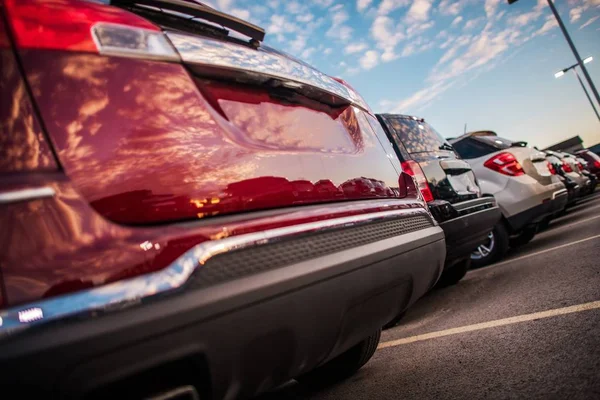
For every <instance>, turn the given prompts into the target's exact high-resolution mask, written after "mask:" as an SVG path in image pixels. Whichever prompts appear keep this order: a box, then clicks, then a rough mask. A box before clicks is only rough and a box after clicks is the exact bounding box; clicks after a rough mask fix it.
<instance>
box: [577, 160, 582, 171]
mask: <svg viewBox="0 0 600 400" xmlns="http://www.w3.org/2000/svg"><path fill="white" fill-rule="evenodd" d="M577 167H579V170H580V171H583V164H582V163H581V162H578V163H577Z"/></svg>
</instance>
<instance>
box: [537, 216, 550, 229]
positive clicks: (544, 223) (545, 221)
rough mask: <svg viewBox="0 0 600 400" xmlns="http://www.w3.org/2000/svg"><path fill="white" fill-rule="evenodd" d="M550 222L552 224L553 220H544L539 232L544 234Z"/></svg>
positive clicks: (540, 224)
mask: <svg viewBox="0 0 600 400" xmlns="http://www.w3.org/2000/svg"><path fill="white" fill-rule="evenodd" d="M550 222H552V218H550V217H548V218H544V220H542V222H540V223H539V224H538V229H537V230H538V232H542V231H545V230H546V229H548V227H549V226H550Z"/></svg>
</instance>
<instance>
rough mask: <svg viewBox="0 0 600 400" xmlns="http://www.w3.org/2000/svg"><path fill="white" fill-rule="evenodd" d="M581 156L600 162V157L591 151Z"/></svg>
mask: <svg viewBox="0 0 600 400" xmlns="http://www.w3.org/2000/svg"><path fill="white" fill-rule="evenodd" d="M581 155H582V156H583V157H585V158H586V159H588V160H591V161H600V156H598V154H596V153H592V152H591V151H586V152H584V153H581Z"/></svg>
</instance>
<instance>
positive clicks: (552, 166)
mask: <svg viewBox="0 0 600 400" xmlns="http://www.w3.org/2000/svg"><path fill="white" fill-rule="evenodd" d="M546 163H547V164H548V171H550V173H551V174H552V175H556V169H554V165H552V163H551V162H550V161H546Z"/></svg>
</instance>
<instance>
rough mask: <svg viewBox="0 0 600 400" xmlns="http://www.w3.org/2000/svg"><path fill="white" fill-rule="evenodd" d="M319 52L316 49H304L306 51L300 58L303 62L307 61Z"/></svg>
mask: <svg viewBox="0 0 600 400" xmlns="http://www.w3.org/2000/svg"><path fill="white" fill-rule="evenodd" d="M315 51H317V49H316V48H315V47H309V48H307V49H304V51H303V52H302V54H300V58H301V59H302V60H307V59H309V58H310V56H311V55H312V54H313V53H314V52H315Z"/></svg>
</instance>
